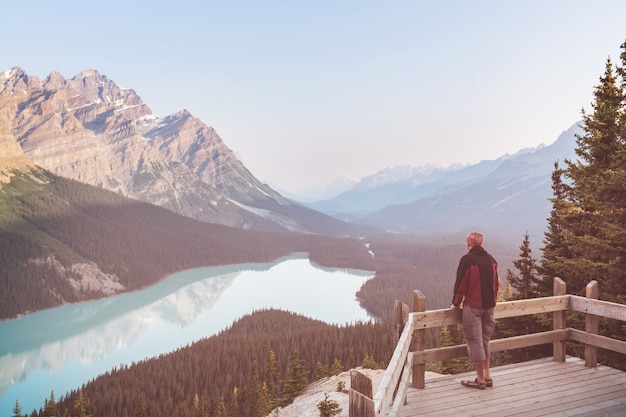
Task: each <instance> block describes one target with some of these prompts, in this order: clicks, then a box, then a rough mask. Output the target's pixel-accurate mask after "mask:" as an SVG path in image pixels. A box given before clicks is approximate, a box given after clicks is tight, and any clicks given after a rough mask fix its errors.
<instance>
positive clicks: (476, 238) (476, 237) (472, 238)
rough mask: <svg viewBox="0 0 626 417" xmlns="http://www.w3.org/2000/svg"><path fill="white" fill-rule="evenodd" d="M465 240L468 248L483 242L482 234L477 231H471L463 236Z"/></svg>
mask: <svg viewBox="0 0 626 417" xmlns="http://www.w3.org/2000/svg"><path fill="white" fill-rule="evenodd" d="M465 242H466V243H467V247H468V248H473V247H474V246H481V245H482V244H483V235H482V234H481V233H479V232H472V233H470V234H469V235H467V237H466V238H465Z"/></svg>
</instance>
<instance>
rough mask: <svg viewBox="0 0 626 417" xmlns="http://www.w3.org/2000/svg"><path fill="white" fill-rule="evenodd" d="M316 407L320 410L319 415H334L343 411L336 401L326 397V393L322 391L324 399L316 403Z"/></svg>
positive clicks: (326, 416) (328, 416)
mask: <svg viewBox="0 0 626 417" xmlns="http://www.w3.org/2000/svg"><path fill="white" fill-rule="evenodd" d="M317 409H318V410H319V412H320V417H332V416H336V415H337V414H340V413H341V411H343V410H342V409H341V407H340V406H339V403H338V402H337V401H335V400H331V399H329V398H328V394H327V393H324V399H323V400H322V401H320V402H319V403H317Z"/></svg>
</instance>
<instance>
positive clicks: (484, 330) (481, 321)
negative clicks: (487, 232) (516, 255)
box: [450, 232, 500, 389]
mask: <svg viewBox="0 0 626 417" xmlns="http://www.w3.org/2000/svg"><path fill="white" fill-rule="evenodd" d="M465 241H466V243H467V249H468V252H467V254H465V255H463V256H462V257H461V261H460V262H459V267H458V269H457V272H456V282H455V283H454V296H453V297H452V305H451V306H450V308H459V307H460V306H461V303H463V314H462V317H463V333H464V334H465V341H466V342H467V356H468V357H469V358H470V360H471V361H472V362H474V367H475V368H476V379H475V380H473V381H471V380H469V381H466V380H464V381H461V384H463V386H466V387H470V388H477V389H485V387H491V386H493V380H492V379H491V375H490V373H489V353H490V351H489V341H490V340H491V336H493V330H494V327H495V321H494V307H495V305H496V297H497V296H498V288H499V284H500V281H499V279H498V263H497V262H496V260H495V259H494V258H493V256H491V255H490V254H489V253H487V251H486V250H485V249H483V247H482V244H483V235H482V234H480V233H478V232H472V233H470V234H469V235H467V238H465Z"/></svg>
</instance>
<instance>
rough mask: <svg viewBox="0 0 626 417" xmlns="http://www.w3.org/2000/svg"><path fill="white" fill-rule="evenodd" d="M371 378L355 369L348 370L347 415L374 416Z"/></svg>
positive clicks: (353, 416)
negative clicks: (348, 393)
mask: <svg viewBox="0 0 626 417" xmlns="http://www.w3.org/2000/svg"><path fill="white" fill-rule="evenodd" d="M373 397H374V393H373V389H372V380H371V379H370V378H368V377H367V376H365V375H363V374H362V373H360V372H359V371H357V370H356V369H352V370H351V371H350V395H349V399H348V401H349V403H348V414H349V417H375V412H374V400H373Z"/></svg>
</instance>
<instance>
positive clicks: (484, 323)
mask: <svg viewBox="0 0 626 417" xmlns="http://www.w3.org/2000/svg"><path fill="white" fill-rule="evenodd" d="M493 312H494V309H493V308H489V309H487V310H481V309H479V308H473V307H463V334H464V335H465V342H466V343H467V356H468V357H469V358H470V360H471V361H483V360H485V359H489V353H490V350H489V340H491V336H493V330H494V328H495V321H494V313H493Z"/></svg>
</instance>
